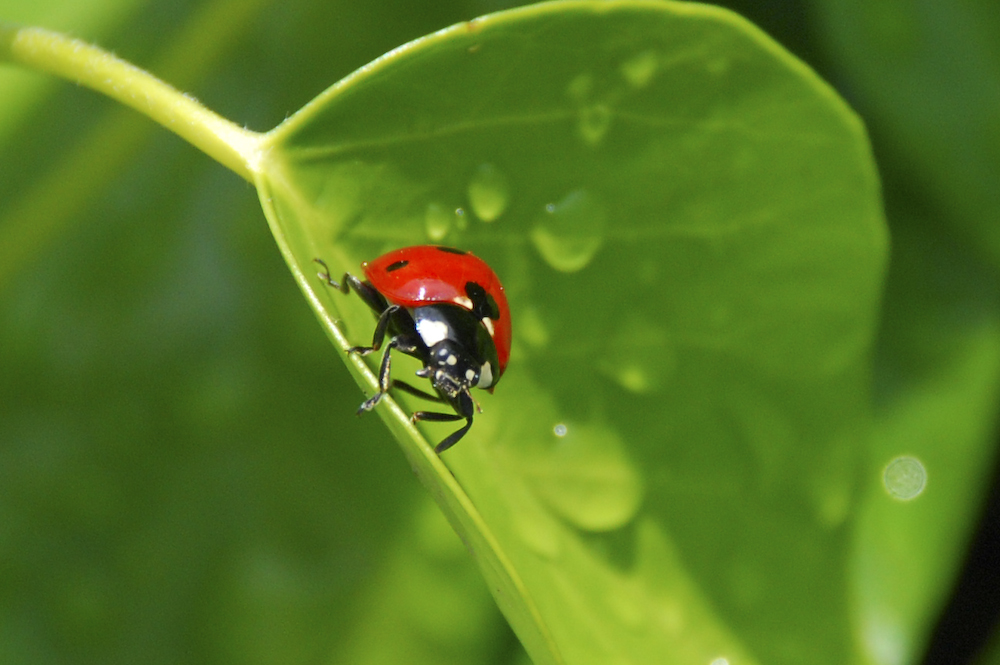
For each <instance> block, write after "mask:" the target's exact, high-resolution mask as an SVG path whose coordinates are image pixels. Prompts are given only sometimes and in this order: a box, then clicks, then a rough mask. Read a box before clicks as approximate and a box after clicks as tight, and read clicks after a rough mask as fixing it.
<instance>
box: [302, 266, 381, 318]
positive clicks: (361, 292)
mask: <svg viewBox="0 0 1000 665" xmlns="http://www.w3.org/2000/svg"><path fill="white" fill-rule="evenodd" d="M313 261H315V262H316V263H318V264H320V265H321V266H323V270H322V271H321V272H318V273H316V276H317V277H319V278H320V279H321V280H323V282H324V283H325V284H326V285H327V286H331V287H333V288H335V289H337V290H338V291H340V292H341V293H350V292H351V290H352V289H353V290H354V292H355V293H357V294H358V296H359V297H360V298H361V299H362V300H363V301H364V302H365V304H366V305H368V306H369V307H370V308H371V309H372V311H374V312H375V313H376V314H381V313H382V312H384V311H385V309H386V308H387V307H388V306H389V303H388V302H386V300H385V298H384V297H382V294H381V293H379V292H378V291H377V290H376V289H375V287H373V286H372V285H371V284H369V283H368V282H362V281H361V280H360V279H358V278H357V277H355V276H354V275H352V274H351V273H349V272H345V273H344V276H343V277H341V278H340V281H339V282H337V281H334V279H333V277H332V276H331V275H330V268H329V267H328V266H327V265H326V262H325V261H324V260H323V259H313Z"/></svg>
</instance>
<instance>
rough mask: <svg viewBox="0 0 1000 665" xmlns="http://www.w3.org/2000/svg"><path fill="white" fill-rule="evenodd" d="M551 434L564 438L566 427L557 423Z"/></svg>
mask: <svg viewBox="0 0 1000 665" xmlns="http://www.w3.org/2000/svg"><path fill="white" fill-rule="evenodd" d="M552 433H553V434H555V435H556V436H558V437H560V438H562V437H564V436H566V425H564V424H562V423H559V424H558V425H556V426H555V427H553V428H552Z"/></svg>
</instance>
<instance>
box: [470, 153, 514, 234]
mask: <svg viewBox="0 0 1000 665" xmlns="http://www.w3.org/2000/svg"><path fill="white" fill-rule="evenodd" d="M509 202H510V184H509V183H508V182H507V176H505V175H504V174H503V172H502V171H500V170H499V169H498V168H497V167H496V166H494V165H493V164H482V165H481V166H480V167H479V168H477V169H476V172H475V173H473V174H472V180H470V181H469V205H470V206H472V212H474V213H476V217H478V218H479V219H481V220H483V221H484V222H492V221H493V220H495V219H497V218H498V217H499V216H500V215H502V214H503V212H504V210H506V209H507V204H508V203H509Z"/></svg>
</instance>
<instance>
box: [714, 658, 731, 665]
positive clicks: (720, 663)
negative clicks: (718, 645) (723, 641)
mask: <svg viewBox="0 0 1000 665" xmlns="http://www.w3.org/2000/svg"><path fill="white" fill-rule="evenodd" d="M709 665H729V659H728V658H716V659H715V660H713V661H712V662H711V663H709Z"/></svg>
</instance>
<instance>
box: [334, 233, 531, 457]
mask: <svg viewBox="0 0 1000 665" xmlns="http://www.w3.org/2000/svg"><path fill="white" fill-rule="evenodd" d="M315 261H316V262H317V263H318V264H320V265H321V266H323V272H320V273H318V275H319V278H320V279H322V280H323V281H324V282H325V283H326V284H328V285H329V286H332V287H334V288H335V289H338V290H339V291H341V292H343V293H349V292H350V291H351V290H353V291H354V292H355V293H357V294H358V296H359V297H360V298H361V299H362V300H363V301H364V302H365V304H366V305H368V307H370V308H371V309H372V311H373V312H374V313H375V315H376V316H377V318H378V323H376V325H375V333H374V335H373V337H372V344H371V346H355V347H352V348H351V349H350V350H349V353H357V354H360V355H367V354H369V353H371V352H372V351H378V350H379V349H380V348H382V343H383V342H384V341H385V337H386V335H389V341H388V343H386V345H385V351H384V352H383V353H382V362H381V364H380V366H379V372H378V386H379V389H378V392H376V393H375V394H374V395H372V397H371V398H370V399H368V400H366V401H365V402H364V403H362V404H361V406H360V407H359V408H358V413H359V414H360V413H363V412H365V411H371V410H372V409H373V408H375V405H376V404H378V403H379V402H380V401H381V399H382V397H383V396H384V395H385V394H386V393H387V392H388V391H389V389H390V388H398V389H399V390H402V391H404V392H407V393H409V394H411V395H415V396H417V397H421V398H423V399H428V400H432V401H435V402H442V403H445V404H448V405H449V406H451V408H452V409H453V410H454V411H455V413H437V412H431V411H417V412H415V413H414V414H413V416H412V420H413V421H414V422H417V421H421V420H425V421H430V422H451V421H455V420H462V419H463V418H464V419H465V421H466V422H465V425H463V426H462V427H461V428H460V429H458V430H457V431H455V432H453V433H452V434H451V435H449V436H448V437H446V438H445V439H444V440H443V441H441V443H439V444H438V445H437V446H435V448H434V450H435V451H436V452H438V453H441V452H443V451H445V450H447V449H448V448H450V447H452V446H453V445H455V444H456V443H457V442H458V441H459V440H460V439H461V438H462V437H463V436H465V434H466V433H467V432H468V431H469V428H471V427H472V416H473V413H474V411H475V401H474V400H473V399H472V395H471V393H470V390H471V389H472V388H483V389H485V390H488V391H489V392H493V388H494V387H495V386H496V384H497V382H498V381H499V380H500V377H501V376H502V375H503V372H504V370H505V369H506V368H507V359H508V358H509V357H510V343H511V324H510V308H509V307H508V305H507V298H506V296H505V295H504V291H503V286H502V285H501V284H500V280H499V279H498V278H497V276H496V273H494V272H493V270H492V269H491V268H490V267H489V266H488V265H486V263H485V262H484V261H483V260H482V259H480V258H478V257H476V256H474V255H473V254H471V253H470V252H466V251H463V250H460V249H453V248H451V247H439V246H436V245H418V246H415V247H404V248H402V249H397V250H394V251H391V252H389V253H388V254H384V255H382V256H380V257H379V258H377V259H375V260H374V261H366V262H364V263H362V264H361V267H362V269H363V270H364V273H365V277H366V278H367V279H366V280H365V281H362V280H360V279H358V278H357V277H355V276H353V275H351V274H350V273H344V276H343V278H342V279H341V281H340V282H336V281H334V280H333V278H332V277H331V275H330V269H329V268H328V267H327V265H326V263H324V262H323V261H322V260H321V259H315ZM393 349H396V350H398V351H400V352H402V353H405V354H407V355H409V356H413V357H414V358H417V359H418V360H420V362H422V363H423V368H421V369H420V370H418V371H417V376H419V377H421V378H426V379H429V380H430V382H431V385H432V386H433V387H434V390H435V393H436V394H431V393H429V392H425V391H423V390H420V389H419V388H416V387H414V386H411V385H410V384H408V383H405V382H403V381H397V380H394V379H392V378H391V377H390V364H391V358H390V353H391V351H392V350H393Z"/></svg>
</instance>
